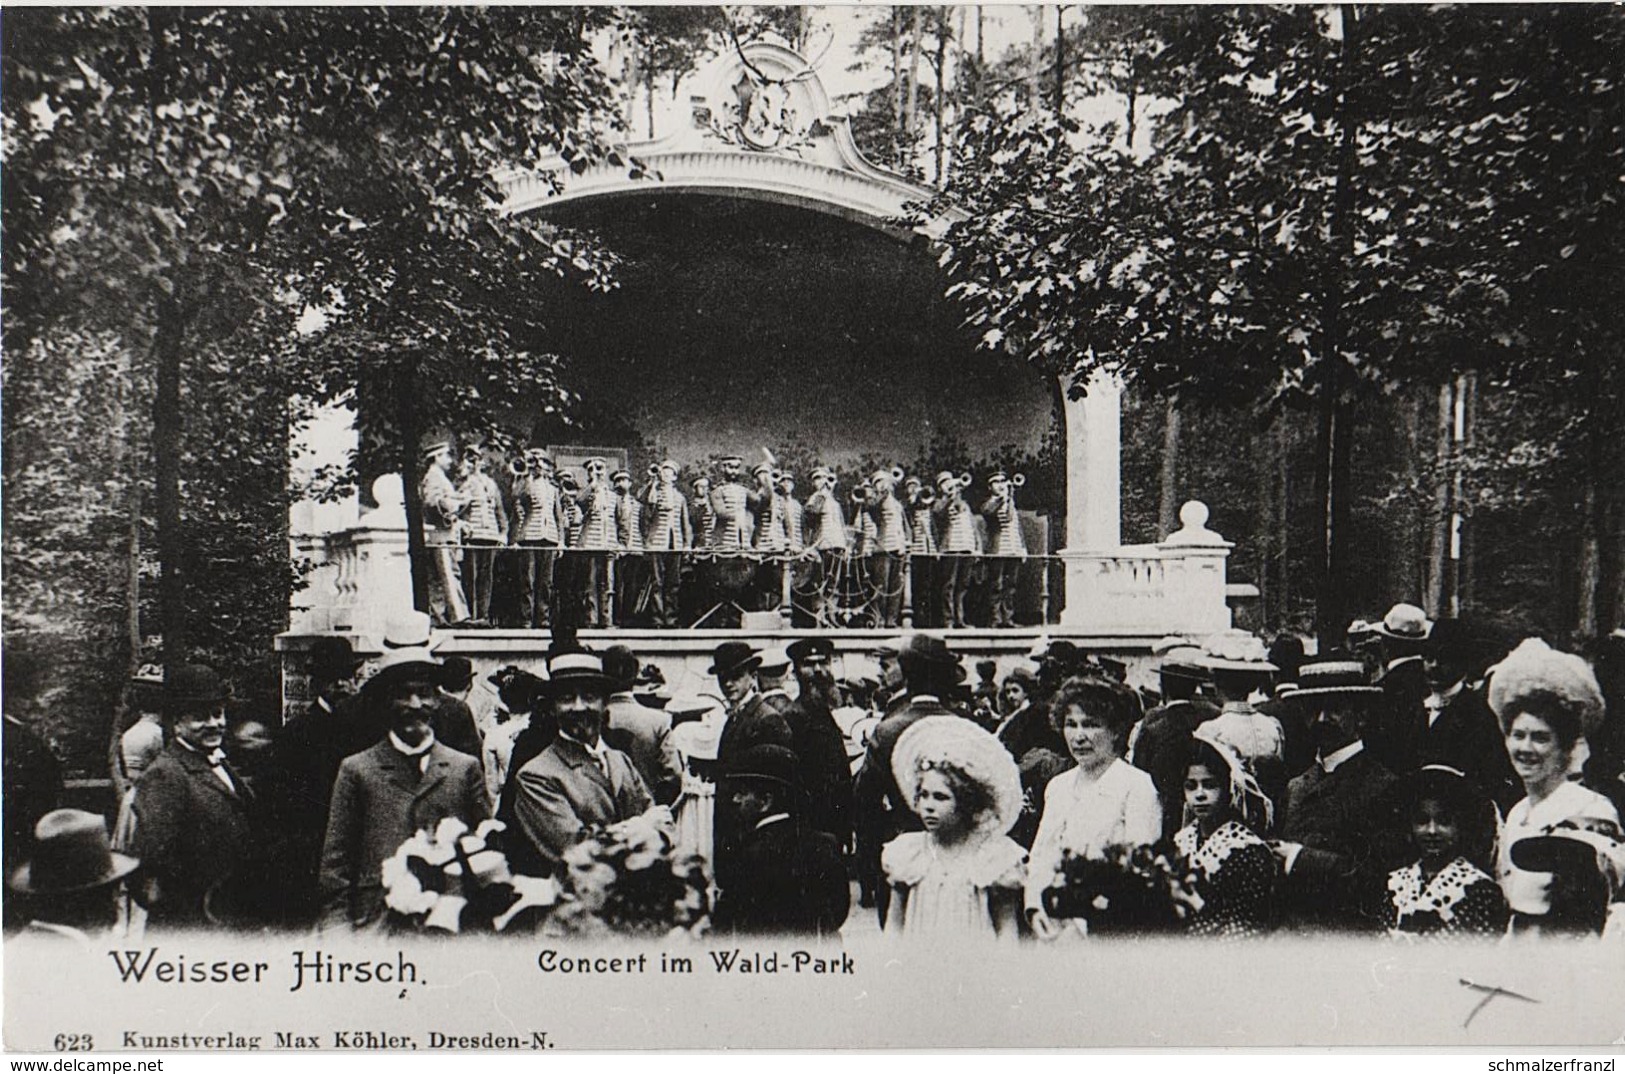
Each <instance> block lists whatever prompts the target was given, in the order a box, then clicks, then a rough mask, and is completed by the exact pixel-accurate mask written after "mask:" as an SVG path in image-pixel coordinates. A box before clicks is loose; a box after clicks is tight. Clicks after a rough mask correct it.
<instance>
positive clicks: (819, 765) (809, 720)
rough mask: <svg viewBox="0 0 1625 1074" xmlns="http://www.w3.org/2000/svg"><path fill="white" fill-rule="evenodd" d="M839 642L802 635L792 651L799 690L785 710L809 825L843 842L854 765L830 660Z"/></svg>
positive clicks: (849, 814) (849, 826) (849, 830)
mask: <svg viewBox="0 0 1625 1074" xmlns="http://www.w3.org/2000/svg"><path fill="white" fill-rule="evenodd" d="M834 655H835V645H834V643H833V642H831V641H830V640H829V639H828V638H800V639H798V640H796V641H795V642H793V643H791V645H790V647H789V656H790V659H791V661H792V662H793V663H794V664H795V668H796V682H798V683H799V684H800V685H801V695H800V696H799V697H798V698H797V699H796V702H795V705H794V707H793V708H791V710H790V711H789V713H787V714H786V717H785V718H786V720H787V721H788V722H789V724H790V735H791V739H792V742H793V748H794V749H795V754H796V758H797V760H798V761H799V762H800V764H801V784H802V787H803V788H805V790H806V794H807V812H806V818H807V826H808V827H810V828H812V829H813V830H814V831H820V832H828V833H829V834H830V835H833V836H834V837H835V841H836V843H837V844H838V845H839V846H841V847H845V846H846V845H847V843H848V842H849V841H850V840H851V838H852V766H851V764H850V763H849V762H848V761H847V757H846V736H844V735H843V734H841V728H840V725H838V724H837V723H836V722H835V717H834V715H833V712H834V708H835V704H836V698H835V671H834V668H833V667H832V665H831V663H830V661H831V659H832V658H833V657H834Z"/></svg>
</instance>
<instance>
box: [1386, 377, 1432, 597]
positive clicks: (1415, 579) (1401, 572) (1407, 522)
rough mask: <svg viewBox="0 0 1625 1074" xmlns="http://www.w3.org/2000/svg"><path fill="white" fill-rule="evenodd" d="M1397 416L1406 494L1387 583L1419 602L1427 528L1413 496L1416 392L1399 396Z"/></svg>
mask: <svg viewBox="0 0 1625 1074" xmlns="http://www.w3.org/2000/svg"><path fill="white" fill-rule="evenodd" d="M1399 419H1400V423H1401V425H1402V426H1403V427H1404V440H1403V443H1401V444H1400V448H1399V451H1400V460H1399V463H1400V467H1401V472H1402V476H1403V480H1404V488H1405V490H1406V492H1407V495H1406V497H1405V500H1404V504H1403V506H1401V507H1400V509H1399V511H1398V515H1399V519H1398V521H1399V527H1398V530H1397V532H1396V533H1395V536H1394V541H1393V560H1392V564H1391V566H1390V569H1389V571H1388V582H1389V588H1390V589H1391V590H1392V591H1393V592H1396V593H1406V594H1411V593H1415V594H1418V596H1417V597H1416V600H1417V602H1418V603H1420V601H1421V596H1420V594H1421V593H1423V591H1424V589H1425V584H1426V580H1425V579H1424V578H1423V577H1422V568H1421V563H1422V545H1421V535H1422V534H1424V533H1426V532H1427V530H1426V527H1424V526H1423V512H1422V511H1421V509H1420V508H1419V507H1418V506H1417V502H1416V495H1415V494H1416V492H1417V490H1419V489H1420V488H1421V483H1422V474H1421V470H1420V469H1419V467H1418V465H1417V460H1418V459H1419V458H1420V457H1421V453H1422V414H1421V397H1420V395H1419V394H1418V393H1416V392H1406V393H1405V394H1404V395H1403V396H1401V397H1400V399H1399ZM1406 599H1407V600H1409V599H1411V598H1410V597H1407V598H1406Z"/></svg>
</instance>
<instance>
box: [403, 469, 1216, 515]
mask: <svg viewBox="0 0 1625 1074" xmlns="http://www.w3.org/2000/svg"><path fill="white" fill-rule="evenodd" d="M372 498H373V500H374V501H375V502H376V503H377V504H378V506H379V507H394V506H396V505H401V506H404V505H405V504H406V488H405V486H403V485H402V484H401V475H400V474H379V475H378V478H377V480H375V481H373V483H372ZM1185 506H1186V507H1189V506H1190V504H1186V505H1185ZM1202 512H1203V514H1202V517H1203V518H1204V519H1205V518H1206V517H1207V508H1205V507H1204V508H1202ZM1180 517H1181V518H1184V517H1185V516H1184V513H1183V512H1181V513H1180Z"/></svg>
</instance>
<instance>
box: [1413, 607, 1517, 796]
mask: <svg viewBox="0 0 1625 1074" xmlns="http://www.w3.org/2000/svg"><path fill="white" fill-rule="evenodd" d="M1479 660H1480V654H1479V647H1478V644H1477V643H1476V641H1475V640H1474V639H1473V638H1472V637H1471V636H1470V634H1469V632H1468V630H1467V629H1466V627H1465V626H1464V625H1463V624H1462V622H1461V620H1459V619H1441V620H1439V621H1438V622H1437V623H1434V624H1433V632H1432V633H1431V634H1429V635H1428V643H1427V650H1426V653H1425V656H1424V664H1425V667H1426V670H1427V678H1428V687H1429V690H1428V694H1427V696H1426V697H1424V698H1423V699H1422V719H1421V720H1419V721H1418V722H1417V723H1416V724H1415V725H1414V726H1413V728H1412V729H1411V730H1412V736H1411V737H1412V741H1413V743H1414V745H1413V746H1412V749H1411V753H1412V755H1413V756H1414V757H1415V759H1416V763H1417V765H1418V766H1421V765H1430V764H1442V765H1447V766H1449V767H1451V768H1454V769H1455V770H1456V771H1458V772H1460V773H1462V774H1463V775H1465V776H1466V777H1467V778H1468V779H1470V780H1472V781H1473V782H1474V783H1475V784H1477V785H1478V787H1479V788H1480V789H1481V790H1483V791H1484V793H1485V794H1487V795H1489V796H1490V798H1491V799H1492V800H1493V801H1494V802H1495V804H1496V805H1497V806H1499V807H1500V808H1501V812H1502V813H1503V814H1505V813H1506V811H1507V810H1509V809H1511V808H1512V807H1513V806H1515V805H1517V804H1518V800H1519V799H1521V798H1522V797H1523V796H1524V788H1523V784H1522V783H1521V782H1520V781H1519V779H1518V775H1517V773H1516V772H1515V771H1513V768H1512V760H1511V758H1509V757H1508V756H1507V750H1506V742H1505V740H1504V739H1503V738H1502V736H1501V725H1500V723H1499V722H1498V721H1497V720H1496V719H1495V713H1493V712H1491V711H1490V706H1489V702H1487V701H1485V700H1484V694H1483V691H1482V690H1477V689H1474V688H1473V687H1471V686H1469V685H1468V679H1469V678H1472V677H1475V674H1476V672H1477V671H1478V670H1479V668H1478V664H1479Z"/></svg>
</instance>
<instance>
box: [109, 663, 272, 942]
mask: <svg viewBox="0 0 1625 1074" xmlns="http://www.w3.org/2000/svg"><path fill="white" fill-rule="evenodd" d="M164 718H165V719H166V720H168V721H169V732H170V733H169V739H170V741H169V745H168V746H167V747H165V749H164V752H163V755H162V756H160V757H159V758H158V760H156V761H154V762H153V764H152V767H151V768H149V769H147V771H146V773H145V774H144V775H143V776H142V777H141V782H140V784H138V785H137V787H136V792H135V821H136V829H135V845H136V849H137V856H138V857H139V858H140V859H141V861H142V863H143V865H144V866H145V869H144V870H143V871H144V873H145V887H144V891H143V901H144V903H145V905H146V907H147V924H148V925H149V926H150V927H153V928H187V927H191V928H196V927H200V926H202V925H204V924H206V918H205V914H204V905H205V900H206V898H207V896H208V894H209V892H210V891H211V890H213V889H216V888H218V887H220V886H221V885H223V884H225V883H226V882H227V881H229V880H230V879H231V878H232V876H233V875H234V874H235V873H236V872H237V870H238V869H239V868H241V867H242V865H243V864H244V862H245V861H247V860H248V857H249V855H250V853H251V852H252V850H253V840H254V833H253V831H252V825H251V823H250V811H251V807H252V798H251V795H250V792H249V789H248V784H247V783H246V782H244V780H243V777H242V775H241V774H240V773H238V772H237V771H235V770H234V769H233V768H232V766H231V764H230V762H229V761H227V760H226V753H225V750H224V749H223V745H224V743H225V738H226V686H225V683H223V682H222V681H221V679H220V676H219V675H217V674H215V671H214V669H213V668H209V667H205V666H204V665H202V664H181V665H178V666H176V667H173V668H170V669H167V670H166V672H165V675H164Z"/></svg>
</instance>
